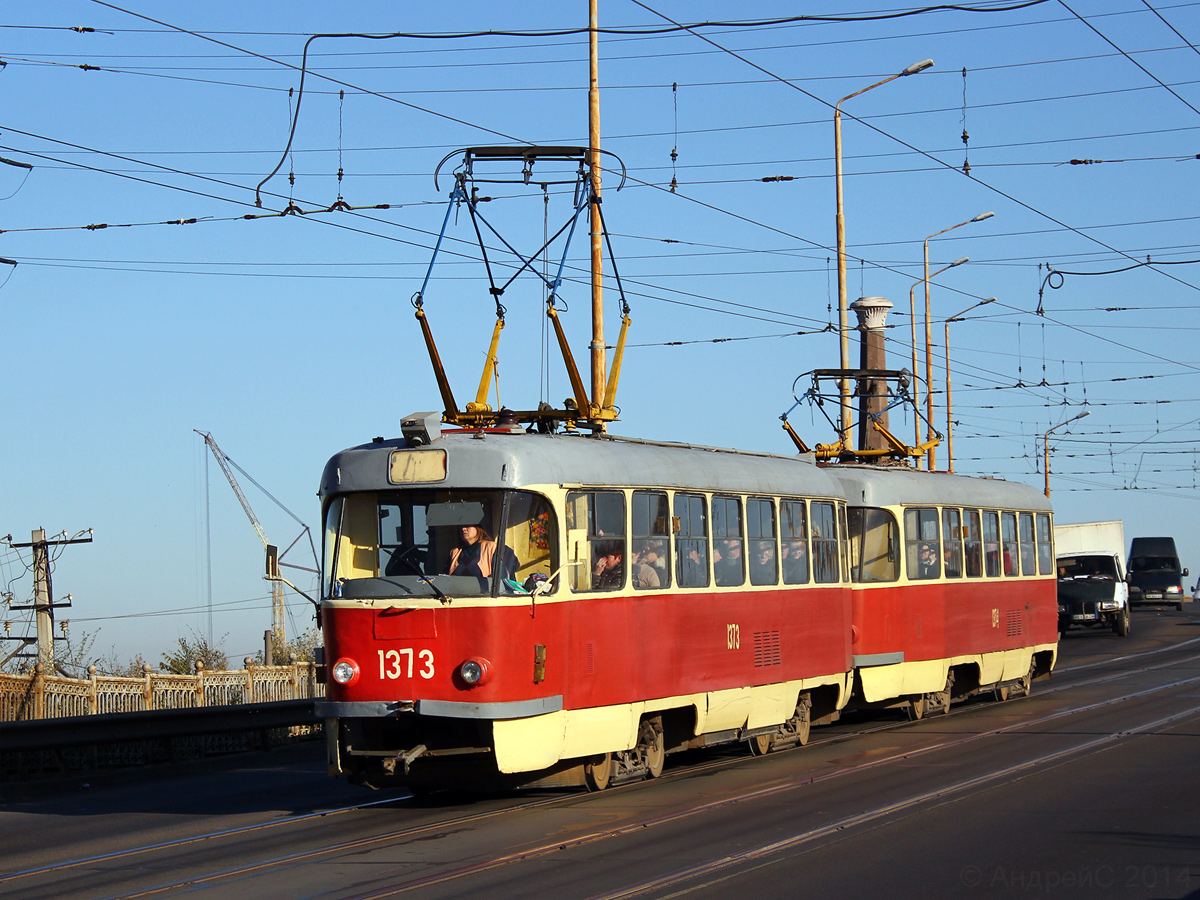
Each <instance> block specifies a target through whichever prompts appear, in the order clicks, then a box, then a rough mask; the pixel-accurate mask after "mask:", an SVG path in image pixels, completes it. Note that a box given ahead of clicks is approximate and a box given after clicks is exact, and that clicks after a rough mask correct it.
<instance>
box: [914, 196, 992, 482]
mask: <svg viewBox="0 0 1200 900" xmlns="http://www.w3.org/2000/svg"><path fill="white" fill-rule="evenodd" d="M994 215H995V213H993V212H985V213H980V214H979V215H977V216H976V217H975V218H973V219H967V221H965V222H959V223H958V224H957V225H951V226H950V227H949V228H943V229H942V230H941V231H935V232H934V233H933V234H931V235H929V237H927V238H925V243H924V245H923V246H924V255H925V385H926V387H927V388H928V390H927V392H926V394H925V418H926V420H927V426H928V428H929V440H933V389H932V385H933V355H932V353H931V347H930V345H931V344H933V325H932V323H931V322H930V319H929V242H930V241H931V240H933V239H934V238H935V237H937V236H938V235H940V234H945V233H946V232H947V231H953V230H954V229H955V228H962V227H963V226H964V225H970V224H972V223H973V222H982V221H983V220H984V219H990V218H991V217H992V216H994ZM934 458H935V457H934V448H932V447H930V448H929V455H928V456H927V457H926V458H925V460H926V467H927V468H928V469H929V471H930V472H932V471H933V469H934Z"/></svg>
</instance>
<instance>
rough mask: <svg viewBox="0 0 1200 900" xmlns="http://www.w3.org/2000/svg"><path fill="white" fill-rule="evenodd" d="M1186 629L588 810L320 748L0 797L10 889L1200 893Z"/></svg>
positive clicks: (1197, 707) (693, 771) (1150, 612)
mask: <svg viewBox="0 0 1200 900" xmlns="http://www.w3.org/2000/svg"><path fill="white" fill-rule="evenodd" d="M1198 763H1200V619H1197V618H1193V616H1192V615H1191V614H1190V613H1188V612H1185V613H1177V612H1175V611H1173V610H1157V609H1138V610H1135V614H1134V623H1133V633H1132V634H1131V635H1130V636H1129V637H1128V638H1123V639H1122V638H1117V637H1116V636H1115V635H1112V634H1110V633H1103V632H1096V633H1085V632H1071V633H1070V634H1068V636H1067V637H1066V638H1065V639H1064V641H1063V642H1062V644H1061V650H1060V656H1059V664H1058V669H1057V671H1056V673H1055V676H1054V678H1053V679H1051V680H1049V681H1043V682H1038V683H1037V684H1036V685H1035V687H1034V693H1033V695H1032V696H1031V697H1028V698H1023V699H1018V700H1010V701H1007V702H1005V703H998V702H994V701H990V700H989V701H980V702H973V703H969V704H965V705H963V706H956V707H955V708H954V710H953V711H952V712H951V714H950V715H948V716H941V717H937V718H931V719H926V720H924V721H920V722H913V723H908V722H903V721H902V720H901V719H900V718H899V717H898V716H894V715H881V716H875V717H854V718H851V717H847V718H846V719H845V720H844V721H843V722H841V723H839V724H838V725H835V726H832V727H829V728H823V729H814V732H813V740H812V742H811V743H810V744H809V746H807V747H804V748H800V749H797V750H792V751H785V752H780V753H773V754H770V755H768V756H766V757H763V758H759V759H751V758H749V757H748V755H746V754H745V753H744V752H741V751H733V750H730V751H727V752H721V753H708V754H690V755H688V756H687V758H683V759H681V758H677V757H672V758H671V759H670V760H669V761H668V768H667V771H666V773H665V774H664V776H663V777H662V778H660V779H658V780H656V781H654V782H647V783H642V784H635V785H628V786H625V787H621V788H615V789H612V790H609V791H606V792H604V793H601V794H594V795H588V794H578V793H576V794H566V793H521V794H510V795H503V796H483V797H480V796H461V795H453V794H446V795H440V796H435V797H434V798H431V799H429V800H426V801H425V802H424V803H422V804H418V803H416V802H414V801H412V800H411V799H408V798H407V797H406V795H405V794H404V793H403V792H396V793H393V794H385V793H370V792H366V791H362V790H360V789H356V788H351V787H349V786H348V785H346V784H344V783H340V782H338V781H335V780H333V779H330V778H328V777H327V776H326V775H325V772H324V766H323V762H322V760H321V749H320V748H319V747H316V746H309V747H299V748H292V749H287V750H283V751H275V752H273V753H271V754H261V755H255V756H253V757H244V758H239V759H237V760H226V761H224V762H223V763H220V764H219V765H218V766H217V767H216V768H212V769H208V770H200V771H197V770H194V769H189V770H156V771H140V772H138V773H134V774H133V775H132V776H130V777H128V778H127V779H126V780H124V781H123V782H122V783H118V784H103V785H102V784H99V783H97V784H95V785H92V786H88V787H84V786H82V785H81V784H77V783H68V784H64V785H63V786H62V790H61V791H59V792H57V793H56V795H55V796H51V797H45V798H42V799H26V800H18V801H10V802H4V803H0V836H2V840H0V897H9V896H11V897H21V898H23V900H34V898H54V900H75V898H89V900H90V898H116V897H177V896H184V895H187V896H188V897H190V898H202V900H207V898H225V897H235V896H236V897H254V898H256V900H272V898H287V900H297V898H363V900H366V898H383V897H400V896H409V897H420V898H452V897H453V898H460V897H471V896H478V897H487V898H488V900H498V898H507V897H521V898H529V897H535V898H543V897H544V898H555V900H558V898H576V897H578V898H633V897H654V898H660V897H688V898H722V900H724V898H729V897H731V896H733V897H737V896H747V897H750V896H753V897H756V898H774V897H781V898H782V897H788V898H791V897H810V896H811V897H822V898H842V897H849V898H854V897H864V898H867V897H869V898H873V900H876V898H888V900H892V898H908V897H912V898H931V897H938V898H940V897H961V898H980V897H1029V896H1051V897H1088V898H1091V897H1120V898H1178V897H1190V896H1196V897H1200V804H1198V803H1197V800H1198V799H1200V765H1198Z"/></svg>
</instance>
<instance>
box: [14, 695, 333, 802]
mask: <svg viewBox="0 0 1200 900" xmlns="http://www.w3.org/2000/svg"><path fill="white" fill-rule="evenodd" d="M321 725H322V723H321V720H320V719H318V718H316V716H315V715H314V712H313V701H312V700H282V701H273V702H269V703H244V704H240V705H232V706H210V707H195V708H190V709H158V710H147V711H143V712H129V713H106V714H100V715H91V716H67V717H64V718H58V719H29V720H25V721H20V722H9V723H7V724H5V725H4V728H3V730H2V731H0V734H2V735H3V737H2V738H0V792H2V793H3V794H4V795H5V796H6V797H11V796H13V792H14V791H16V792H17V793H21V792H22V791H24V790H26V788H28V789H31V790H33V791H34V792H35V793H36V792H37V791H39V790H41V789H43V788H44V787H45V786H46V785H50V786H61V785H66V784H72V783H74V782H71V781H70V780H69V776H75V775H87V774H89V773H90V774H92V775H95V774H98V773H100V772H105V771H116V770H122V769H129V768H136V767H141V766H147V765H154V764H162V763H180V762H188V761H194V760H199V759H204V758H207V757H212V756H222V755H226V754H230V753H241V752H245V751H247V750H256V749H257V750H266V749H270V748H271V747H274V746H277V745H280V744H287V743H293V742H296V741H304V740H311V739H313V738H316V737H319V736H320V734H321ZM64 779H67V780H64ZM22 784H24V785H25V787H22ZM38 785H41V786H43V788H39V787H38Z"/></svg>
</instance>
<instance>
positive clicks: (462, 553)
mask: <svg viewBox="0 0 1200 900" xmlns="http://www.w3.org/2000/svg"><path fill="white" fill-rule="evenodd" d="M460 537H461V540H460V541H459V545H458V546H457V547H455V548H454V550H453V551H452V552H451V553H450V568H449V569H448V570H447V574H448V575H466V576H468V577H470V576H474V577H475V578H490V577H491V575H492V563H493V561H494V558H495V555H496V541H495V539H494V538H493V537H492V536H491V535H490V534H488V532H487V529H485V528H484V527H483V526H482V525H464V526H462V528H461V530H460ZM504 569H505V573H504V574H505V575H506V576H507V577H509V578H511V577H512V576H513V574H514V573H515V572H516V570H517V566H516V560H514V559H512V558H511V557H510V556H506V558H505V565H504Z"/></svg>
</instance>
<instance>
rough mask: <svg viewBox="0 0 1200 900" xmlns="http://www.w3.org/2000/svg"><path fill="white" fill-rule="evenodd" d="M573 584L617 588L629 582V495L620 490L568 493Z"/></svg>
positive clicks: (586, 587)
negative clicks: (627, 572)
mask: <svg viewBox="0 0 1200 900" xmlns="http://www.w3.org/2000/svg"><path fill="white" fill-rule="evenodd" d="M567 546H568V554H569V559H570V561H571V563H572V565H571V587H572V588H573V589H574V590H576V591H615V590H618V589H620V588H622V587H624V585H625V557H626V549H625V495H624V494H623V493H621V492H620V491H580V492H577V493H570V494H567Z"/></svg>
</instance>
